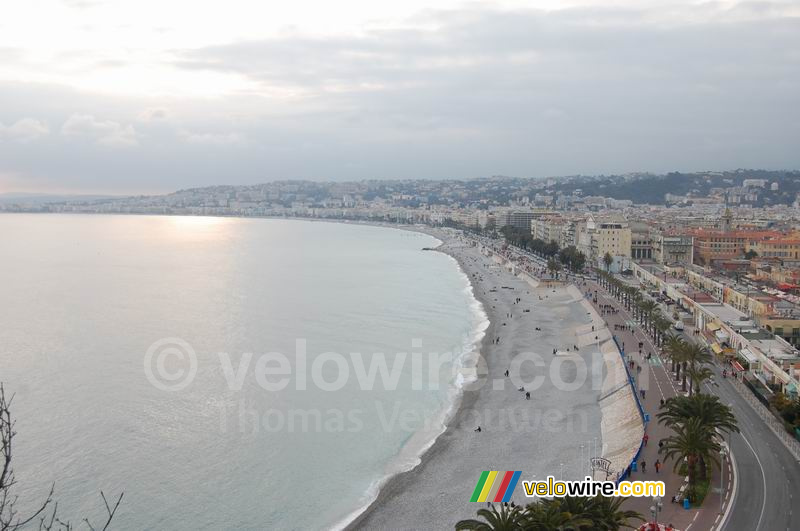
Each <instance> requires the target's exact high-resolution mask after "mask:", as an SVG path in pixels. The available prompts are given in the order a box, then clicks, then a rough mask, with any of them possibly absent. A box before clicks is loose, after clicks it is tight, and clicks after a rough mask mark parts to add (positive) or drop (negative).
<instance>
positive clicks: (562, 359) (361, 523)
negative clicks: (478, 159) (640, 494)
mask: <svg viewBox="0 0 800 531" xmlns="http://www.w3.org/2000/svg"><path fill="white" fill-rule="evenodd" d="M433 234H434V235H435V236H437V237H438V238H440V239H442V240H443V241H444V243H443V244H442V245H441V246H440V247H439V248H438V249H437V250H438V251H440V252H444V253H447V254H448V255H450V256H452V257H453V258H454V259H456V260H457V261H458V263H459V265H460V267H461V268H462V270H463V271H464V273H465V274H466V275H467V276H468V277H469V278H470V281H471V283H472V286H473V292H474V294H475V297H476V298H477V299H478V300H479V301H480V302H481V303H482V305H483V307H484V310H485V312H486V314H487V315H488V317H489V320H490V325H489V328H488V329H487V331H486V335H485V337H484V338H483V341H482V344H481V345H480V355H481V358H482V363H479V369H478V373H479V374H482V376H481V377H479V378H478V379H477V381H476V382H474V383H473V384H472V385H467V386H466V387H465V391H464V393H463V396H462V397H461V403H460V404H459V407H458V409H457V410H456V413H455V414H454V416H453V418H452V419H450V421H449V422H448V426H447V428H446V430H445V431H444V433H442V434H441V435H440V436H439V438H438V439H437V440H436V442H435V443H434V444H433V445H432V446H431V447H430V448H429V449H428V450H427V451H426V452H425V454H424V455H423V456H422V457H421V459H420V463H419V465H418V466H416V467H415V468H413V469H412V470H410V471H408V472H405V473H402V474H399V475H396V476H394V477H392V478H391V479H389V480H388V481H387V482H386V484H384V485H383V486H382V487H381V489H380V492H379V494H378V497H377V499H376V500H375V501H374V502H373V503H372V504H371V505H370V506H369V507H368V508H367V509H366V510H365V511H364V512H363V513H362V514H361V515H360V516H358V517H357V518H356V519H355V520H353V521H352V522H351V523H350V525H349V526H348V528H349V529H434V528H435V529H442V528H452V526H454V525H455V523H456V522H457V521H458V520H461V519H465V518H472V517H474V516H475V511H476V510H477V509H478V508H479V505H478V504H476V503H470V502H469V499H470V496H471V494H472V491H473V489H474V488H475V484H476V483H477V481H478V478H479V476H480V474H481V471H483V470H520V471H521V472H522V474H521V477H522V479H533V478H538V479H544V478H546V476H548V475H553V476H555V477H556V478H557V479H558V478H560V477H563V478H564V479H577V478H579V477H583V476H584V475H586V474H587V473H590V471H589V464H588V463H589V457H590V456H592V455H603V438H602V435H601V433H602V432H603V431H607V430H603V428H602V427H601V424H602V422H601V421H602V419H603V411H602V410H601V406H600V403H599V401H600V398H601V395H602V393H603V392H608V389H605V390H604V389H603V380H604V378H603V377H604V376H605V375H606V373H607V371H608V367H609V366H608V364H609V363H611V364H612V369H613V365H614V364H616V361H615V360H614V359H613V358H611V357H608V358H609V359H604V357H603V351H607V348H604V349H602V350H601V345H603V346H605V345H607V344H608V342H609V341H611V340H610V334H609V333H608V331H607V330H605V326H604V324H603V322H602V320H601V319H599V317H598V316H597V314H596V313H594V311H593V310H592V309H591V307H590V306H589V305H588V304H586V301H585V300H584V298H583V294H582V293H581V292H580V290H579V289H577V288H575V287H574V286H569V285H567V284H562V283H559V284H557V285H555V286H549V285H544V284H543V285H541V286H539V285H538V282H537V281H536V279H535V278H534V277H532V276H529V275H526V274H523V273H519V272H518V271H514V272H513V273H512V272H511V271H510V270H509V269H510V267H508V266H507V264H506V262H505V260H503V259H502V258H501V257H499V256H496V255H495V256H491V257H490V256H485V255H484V254H482V253H481V251H480V249H479V247H476V246H474V245H472V244H471V243H470V242H469V241H467V240H462V239H460V238H452V237H444V236H443V235H442V234H439V233H438V231H437V233H433ZM514 273H517V274H514ZM498 338H499V341H498ZM575 347H577V350H576V348H575ZM554 350H555V351H557V353H556V354H555V355H554V353H553V352H554ZM513 359H516V360H517V361H519V360H520V359H529V360H530V361H527V362H523V363H521V364H520V365H519V366H518V368H517V367H514V366H512V360H513ZM535 359H538V360H540V362H535V361H533V360H535ZM620 363H621V362H620ZM509 369H511V376H512V377H514V378H513V380H515V381H512V378H511V377H507V376H506V370H509ZM584 369H585V372H584V373H581V371H582V370H584ZM536 376H541V377H542V378H540V379H539V381H536V380H535V378H536ZM521 382H522V385H520V383H521ZM524 382H527V385H528V387H527V388H526V389H525V391H527V392H530V399H526V394H525V392H523V391H520V390H519V387H524V386H525V383H524ZM607 385H608V384H606V386H607ZM622 402H625V400H622ZM614 407H616V408H617V409H618V410H619V406H614ZM479 426H480V428H481V430H480V432H477V431H476V429H477V428H478V427H479ZM625 435H626V437H623V438H622V439H620V438H619V437H618V438H617V439H618V440H617V441H616V442H614V443H613V444H612V446H613V449H614V452H615V453H617V452H619V453H624V452H622V451H621V450H620V449H619V447H620V446H630V447H633V446H634V445H635V443H636V442H637V441H635V440H634V437H636V435H635V434H634V435H630V434H625ZM607 437H609V438H611V437H610V436H609V435H607ZM620 441H622V442H620ZM623 461H624V459H622V460H620V459H615V464H617V463H622V462H623ZM620 466H621V465H620ZM598 479H605V478H599V477H598ZM511 499H512V500H513V501H514V502H516V503H518V504H524V503H528V502H530V501H531V500H530V499H528V498H526V497H525V496H524V493H523V490H522V488H521V487H518V488H517V489H515V491H514V494H513V496H512V498H511Z"/></svg>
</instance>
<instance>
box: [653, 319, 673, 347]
mask: <svg viewBox="0 0 800 531" xmlns="http://www.w3.org/2000/svg"><path fill="white" fill-rule="evenodd" d="M671 327H672V321H670V320H669V319H667V318H666V317H664V316H663V315H659V316H658V319H656V322H655V328H656V346H657V347H660V346H662V345H663V344H664V337H665V336H666V334H667V332H668V331H669V329H670V328H671Z"/></svg>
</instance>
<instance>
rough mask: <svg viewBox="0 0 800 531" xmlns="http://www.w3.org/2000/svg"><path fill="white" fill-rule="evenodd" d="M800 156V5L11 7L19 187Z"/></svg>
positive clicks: (0, 132) (437, 175)
mask: <svg viewBox="0 0 800 531" xmlns="http://www.w3.org/2000/svg"><path fill="white" fill-rule="evenodd" d="M735 168H767V169H797V168H800V2H798V1H797V0H775V1H764V2H755V1H748V2H742V1H711V2H696V1H687V0H668V1H658V0H656V1H652V0H636V1H634V0H616V1H597V0H568V1H556V0H541V1H536V0H530V1H527V2H522V1H518V0H506V1H497V2H463V1H457V0H439V1H437V2H431V1H430V0H428V1H422V0H404V1H402V2H401V1H392V2H388V1H385V0H337V1H336V2H331V1H325V0H292V1H291V2H287V1H279V2H278V1H271V0H270V1H259V2H254V1H252V0H225V1H206V0H6V2H4V3H3V15H2V17H0V193H9V192H15V193H18V192H39V193H80V194H85V193H101V194H140V193H141V194H148V193H163V192H169V191H173V190H177V189H181V188H189V187H194V186H206V185H213V184H250V183H260V182H268V181H273V180H283V179H313V180H339V181H341V180H360V179H397V178H403V179H405V178H418V179H451V178H472V177H487V176H492V175H510V176H516V177H545V176H558V175H574V174H579V173H580V174H608V173H627V172H636V171H652V172H667V171H675V170H677V171H702V170H722V169H735Z"/></svg>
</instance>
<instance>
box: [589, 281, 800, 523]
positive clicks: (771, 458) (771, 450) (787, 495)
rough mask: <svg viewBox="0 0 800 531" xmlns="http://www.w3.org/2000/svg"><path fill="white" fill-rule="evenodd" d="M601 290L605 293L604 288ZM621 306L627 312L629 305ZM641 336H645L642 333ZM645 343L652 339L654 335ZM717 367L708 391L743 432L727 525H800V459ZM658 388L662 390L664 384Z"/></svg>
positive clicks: (734, 445)
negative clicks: (799, 501)
mask: <svg viewBox="0 0 800 531" xmlns="http://www.w3.org/2000/svg"><path fill="white" fill-rule="evenodd" d="M598 294H602V295H604V294H603V290H602V288H600V289H599V291H598ZM602 298H603V299H604V300H603V301H602V302H607V303H610V304H615V306H616V307H621V306H620V305H619V303H617V302H616V301H615V300H613V299H612V298H611V297H609V296H603V297H602ZM622 312H624V313H627V312H625V311H624V309H623V310H622ZM637 328H638V327H637ZM687 332H688V331H687ZM684 336H685V339H687V340H688V341H695V339H694V338H693V337H692V336H691V335H690V334H688V333H684ZM639 337H640V338H642V339H644V335H643V334H642V335H641V336H639ZM645 343H646V344H648V343H650V342H649V338H647V339H646V340H645ZM663 369H664V372H665V375H666V376H667V378H668V379H669V380H670V383H671V386H672V387H673V390H677V388H676V384H675V383H674V382H672V378H671V377H670V376H669V375H670V373H669V370H668V369H666V368H663ZM712 370H713V371H714V373H715V374H714V378H715V382H716V384H715V385H709V384H707V385H706V388H707V391H708V392H710V393H712V394H716V395H717V396H719V397H720V400H721V401H722V402H723V403H725V404H728V405H730V406H731V408H732V409H733V412H734V415H735V416H736V419H737V420H738V423H739V428H740V430H741V433H739V434H736V433H734V434H731V435H730V436H729V441H728V442H729V444H730V445H731V449H732V451H733V455H734V458H735V461H736V472H737V474H738V483H737V492H736V494H735V497H734V500H733V503H732V507H731V514H730V515H729V517H728V519H727V522H726V525H725V527H724V529H725V530H732V531H739V530H743V531H744V530H748V531H773V530H774V531H783V530H787V531H791V530H800V509H797V511H798V513H797V514H795V512H794V511H795V509H794V508H793V504H794V496H800V463H798V462H797V460H796V459H795V458H794V456H793V455H792V454H791V452H789V450H788V449H787V448H786V447H785V446H784V445H783V443H782V442H781V441H780V440H779V439H778V437H777V436H776V435H775V434H774V433H773V432H772V430H771V429H770V428H769V427H768V426H767V425H766V424H765V423H764V421H763V419H762V418H761V417H760V416H759V414H758V413H757V412H756V411H755V410H754V409H753V407H752V406H751V405H750V403H749V402H747V400H745V398H744V397H742V395H741V394H740V393H739V391H737V389H735V388H734V387H733V385H734V384H733V383H731V381H730V380H728V379H724V378H722V370H721V368H720V367H718V366H716V365H714V366H712ZM659 376H660V375H659V374H658V373H656V383H657V385H658V384H659V381H663V380H661V379H660V378H659ZM651 390H652V385H651ZM659 392H660V393H661V392H662V391H661V389H659ZM663 394H664V395H669V394H673V393H668V392H664V393H663ZM668 397H669V396H666V398H668ZM692 529H694V528H692Z"/></svg>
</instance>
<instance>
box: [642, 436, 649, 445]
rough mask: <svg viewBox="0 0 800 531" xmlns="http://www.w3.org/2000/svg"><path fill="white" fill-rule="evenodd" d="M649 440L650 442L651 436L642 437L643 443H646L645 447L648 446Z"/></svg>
mask: <svg viewBox="0 0 800 531" xmlns="http://www.w3.org/2000/svg"><path fill="white" fill-rule="evenodd" d="M649 440H650V436H649V435H647V434H646V433H645V434H644V437H642V442H643V443H644V445H645V446H647V441H649Z"/></svg>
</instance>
